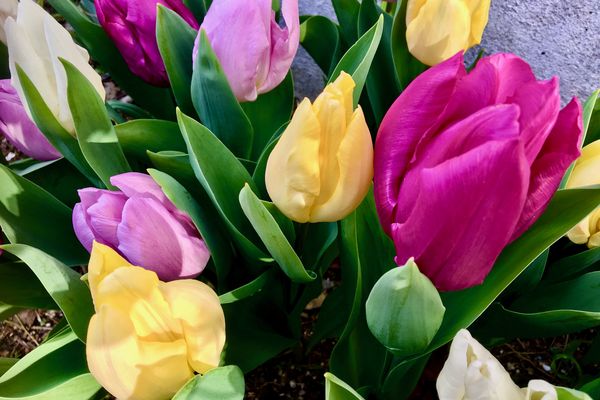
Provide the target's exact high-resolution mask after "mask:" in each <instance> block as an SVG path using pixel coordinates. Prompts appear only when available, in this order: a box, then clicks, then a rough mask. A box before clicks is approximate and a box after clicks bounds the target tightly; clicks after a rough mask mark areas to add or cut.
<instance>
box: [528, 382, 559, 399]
mask: <svg viewBox="0 0 600 400" xmlns="http://www.w3.org/2000/svg"><path fill="white" fill-rule="evenodd" d="M522 390H523V391H524V392H525V400H558V394H557V393H556V389H555V388H554V386H552V385H551V384H549V383H548V382H546V381H542V380H532V381H529V384H528V385H527V387H526V388H524V389H522Z"/></svg>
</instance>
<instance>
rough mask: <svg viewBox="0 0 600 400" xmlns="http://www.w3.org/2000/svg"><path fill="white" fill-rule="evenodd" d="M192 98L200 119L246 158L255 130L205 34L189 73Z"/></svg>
mask: <svg viewBox="0 0 600 400" xmlns="http://www.w3.org/2000/svg"><path fill="white" fill-rule="evenodd" d="M192 101H193V103H194V107H195V108H196V111H197V112H198V115H199V116H200V119H201V120H202V122H203V123H204V125H206V127H208V129H210V130H211V131H212V132H213V133H214V134H215V135H216V137H218V138H219V139H220V140H221V141H222V142H223V143H224V144H225V146H227V148H229V150H231V152H232V153H233V154H235V155H236V156H237V157H240V158H246V159H247V158H249V156H250V153H251V151H252V143H253V137H254V132H253V130H252V124H251V123H250V120H249V119H248V117H247V116H246V114H245V113H244V110H243V109H242V107H241V106H240V103H238V101H237V99H236V98H235V95H234V94H233V91H232V90H231V87H230V86H229V82H228V81H227V77H226V76H225V73H224V72H223V69H222V68H221V65H220V64H219V60H218V59H217V56H216V55H215V52H214V51H213V50H212V48H211V45H210V42H209V40H208V37H207V36H206V33H205V32H204V31H202V32H201V33H200V43H199V46H198V55H197V56H196V64H195V67H194V73H193V76H192Z"/></svg>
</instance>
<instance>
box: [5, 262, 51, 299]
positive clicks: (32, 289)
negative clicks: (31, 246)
mask: <svg viewBox="0 0 600 400" xmlns="http://www.w3.org/2000/svg"><path fill="white" fill-rule="evenodd" d="M0 302H1V303H2V304H4V305H10V306H13V307H19V308H21V307H22V308H43V309H46V310H48V309H53V308H55V307H56V303H55V302H54V300H52V297H50V296H49V295H48V292H47V291H46V289H44V286H43V285H42V284H41V283H40V281H39V279H37V277H36V276H35V274H34V273H33V272H32V271H31V269H29V268H28V267H27V265H25V264H24V263H22V262H5V263H0Z"/></svg>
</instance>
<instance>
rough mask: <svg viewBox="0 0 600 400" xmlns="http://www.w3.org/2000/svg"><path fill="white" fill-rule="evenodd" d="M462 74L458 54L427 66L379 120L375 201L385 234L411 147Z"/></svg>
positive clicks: (440, 107) (439, 109) (429, 124)
mask: <svg viewBox="0 0 600 400" xmlns="http://www.w3.org/2000/svg"><path fill="white" fill-rule="evenodd" d="M465 74H466V71H465V68H464V65H463V57H462V55H461V54H458V55H456V56H455V57H453V58H451V59H450V60H448V61H446V62H444V63H441V64H439V65H438V66H436V67H434V68H430V69H429V70H427V71H425V72H424V73H423V74H421V75H419V76H418V77H417V78H416V79H415V80H414V81H413V82H412V83H411V84H410V85H409V86H408V87H407V88H406V90H405V91H404V92H403V93H402V94H401V95H400V97H399V98H398V99H397V100H396V101H395V102H394V104H393V105H392V107H391V108H390V110H389V111H388V113H387V114H386V116H385V118H384V119H383V122H382V123H381V127H380V128H379V133H378V135H377V139H376V142H375V201H376V203H377V211H378V213H379V218H380V219H381V223H382V226H383V228H384V229H385V230H386V232H387V233H388V234H391V232H390V226H391V223H392V222H393V214H394V212H395V208H396V205H397V197H398V193H399V190H400V183H401V182H402V178H403V176H404V174H405V173H406V169H407V167H408V165H409V162H410V160H411V159H412V156H413V153H414V149H415V147H416V146H417V143H418V142H419V140H420V139H421V138H422V137H423V135H424V134H425V132H427V130H428V129H430V128H431V126H432V125H433V123H434V122H435V121H436V119H437V118H439V116H440V115H442V113H443V111H444V109H445V108H446V106H447V104H448V99H449V98H450V96H451V95H452V93H453V92H454V90H455V87H456V84H457V81H458V80H459V79H460V78H461V77H462V76H464V75H465Z"/></svg>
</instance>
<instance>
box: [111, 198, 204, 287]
mask: <svg viewBox="0 0 600 400" xmlns="http://www.w3.org/2000/svg"><path fill="white" fill-rule="evenodd" d="M117 236H118V238H119V251H120V252H121V253H122V254H124V255H125V256H126V257H127V259H128V260H129V261H130V262H131V263H132V264H135V265H139V266H141V267H144V268H147V269H151V270H153V271H155V272H156V273H157V274H158V276H159V278H160V279H161V280H163V281H170V280H174V279H180V278H191V277H195V276H197V275H198V274H200V273H201V272H202V270H204V268H205V267H206V264H207V263H208V260H209V258H210V254H209V252H208V249H207V247H206V245H205V243H204V241H202V240H201V239H200V238H199V237H198V236H191V235H190V234H189V233H188V232H187V231H186V229H185V228H184V227H183V226H182V225H181V224H180V223H179V222H178V221H177V220H176V219H175V218H174V217H173V216H172V215H171V214H170V213H169V212H168V211H167V210H166V209H165V208H164V207H163V205H162V204H160V203H159V202H158V201H157V200H155V199H153V198H141V197H135V198H131V199H129V200H128V201H127V203H126V204H125V208H124V209H123V215H122V222H121V224H120V225H119V227H118V229H117Z"/></svg>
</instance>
